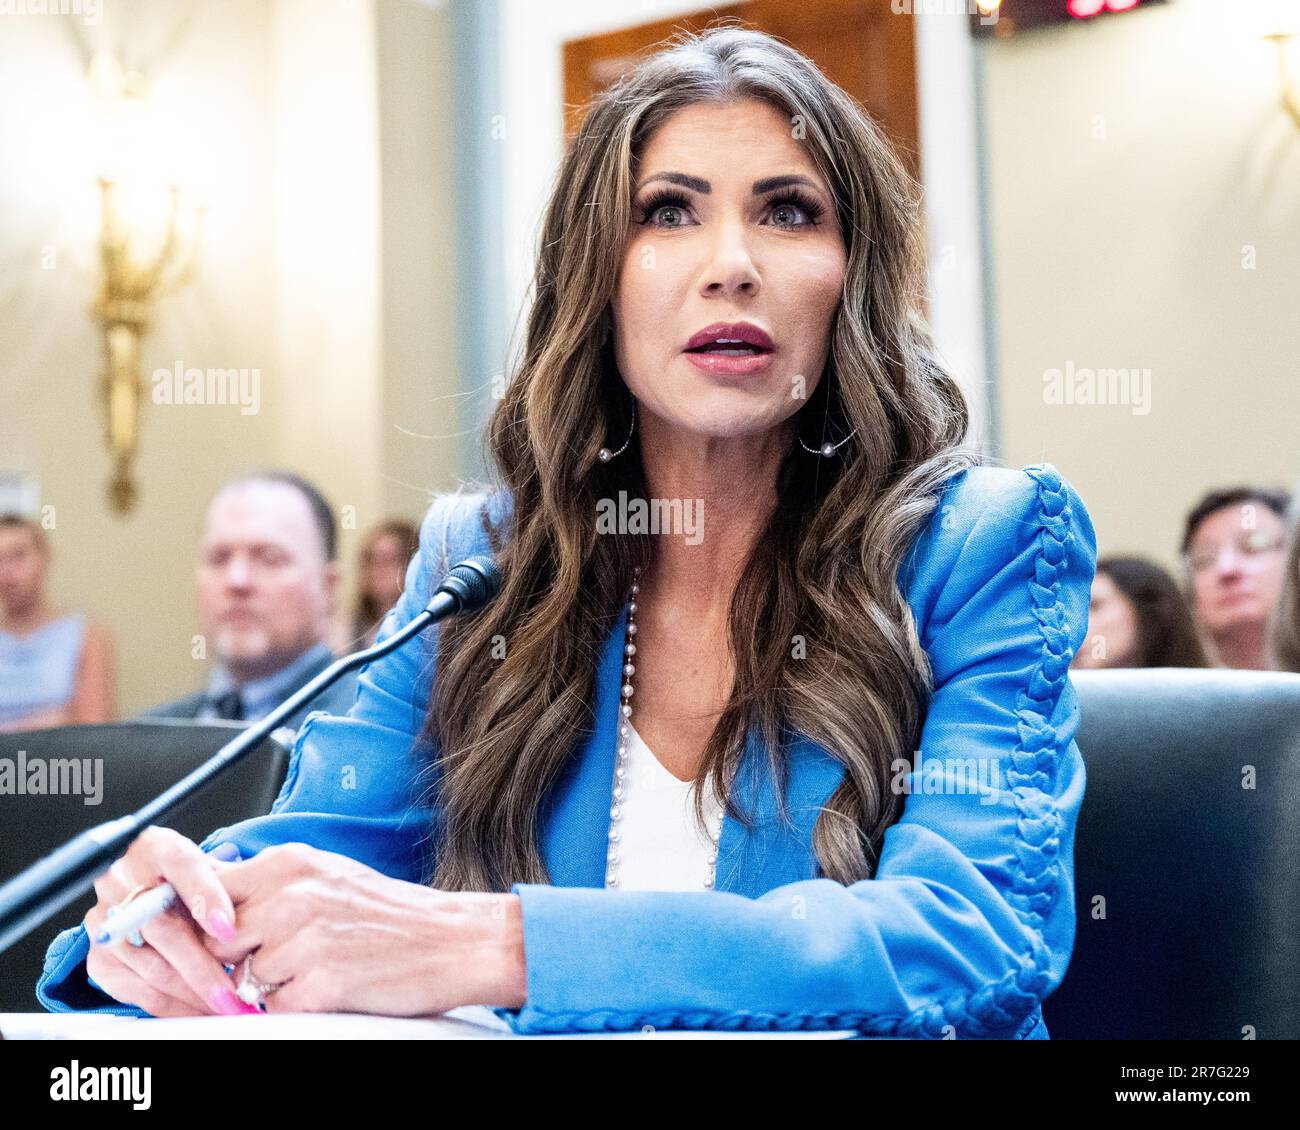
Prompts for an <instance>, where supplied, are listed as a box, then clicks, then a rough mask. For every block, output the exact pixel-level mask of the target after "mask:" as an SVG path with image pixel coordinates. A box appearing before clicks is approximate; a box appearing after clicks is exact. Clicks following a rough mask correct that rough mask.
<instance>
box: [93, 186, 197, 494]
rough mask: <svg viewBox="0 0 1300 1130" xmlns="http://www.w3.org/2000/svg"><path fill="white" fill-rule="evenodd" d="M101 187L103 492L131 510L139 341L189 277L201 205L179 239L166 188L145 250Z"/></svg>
mask: <svg viewBox="0 0 1300 1130" xmlns="http://www.w3.org/2000/svg"><path fill="white" fill-rule="evenodd" d="M99 188H100V203H101V228H100V240H99V252H100V264H101V274H100V286H99V293H98V295H97V297H96V298H95V303H94V306H93V308H92V312H93V314H94V317H95V320H96V322H97V323H98V325H99V327H100V330H101V332H102V333H103V337H104V370H103V376H102V379H101V383H100V401H101V407H102V409H103V413H104V438H105V441H106V443H107V445H108V451H109V455H110V458H111V459H112V474H111V477H110V479H109V483H108V496H109V501H110V503H111V505H112V507H113V510H114V512H115V513H117V514H128V513H130V511H131V510H132V508H133V507H134V505H135V501H136V497H137V493H138V492H137V487H136V481H135V473H134V465H135V458H136V454H137V451H138V449H139V435H140V407H141V401H142V400H143V398H144V387H145V386H144V379H143V377H142V375H141V371H140V343H141V341H142V339H143V338H144V336H145V334H146V332H147V331H148V329H149V323H150V319H151V316H152V314H153V310H154V306H155V304H156V303H157V300H158V299H159V298H160V297H162V296H163V295H165V294H169V293H172V292H174V291H176V290H179V289H180V288H181V287H183V286H185V285H186V284H187V283H189V281H190V280H191V279H192V278H193V276H194V272H195V269H196V267H197V265H198V259H199V239H198V234H199V230H200V224H201V221H202V209H201V208H195V209H194V212H193V216H194V221H193V231H192V234H191V235H190V237H189V238H188V239H185V238H183V237H182V235H181V231H180V215H181V198H180V190H179V188H177V187H176V186H175V185H173V186H170V188H169V190H168V195H169V199H170V212H169V215H168V217H167V220H166V226H165V234H164V235H163V237H162V240H161V242H160V243H159V245H158V247H157V248H156V249H154V250H152V251H144V250H141V249H140V248H139V247H138V246H137V241H138V239H139V233H137V232H133V231H132V230H131V224H130V223H129V222H128V220H127V218H126V216H125V215H124V213H123V209H122V207H121V186H120V185H119V184H118V183H117V182H115V181H112V180H107V179H104V178H101V179H100V181H99Z"/></svg>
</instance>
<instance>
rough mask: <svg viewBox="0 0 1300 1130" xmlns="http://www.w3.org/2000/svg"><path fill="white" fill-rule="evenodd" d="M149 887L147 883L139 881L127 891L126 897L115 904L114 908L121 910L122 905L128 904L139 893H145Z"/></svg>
mask: <svg viewBox="0 0 1300 1130" xmlns="http://www.w3.org/2000/svg"><path fill="white" fill-rule="evenodd" d="M148 889H149V887H148V886H147V885H146V884H145V883H137V884H136V885H135V886H134V887H132V888H131V889H130V890H129V891H128V892H127V894H126V898H124V899H123V900H122V901H121V902H118V903H114V904H113V909H114V910H120V909H121V908H122V907H124V906H126V904H127V903H128V902H130V901H131V900H132V899H133V898H135V897H136V896H137V895H142V894H144V892H145V891H147V890H148Z"/></svg>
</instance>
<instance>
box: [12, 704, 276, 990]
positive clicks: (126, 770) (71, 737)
mask: <svg viewBox="0 0 1300 1130" xmlns="http://www.w3.org/2000/svg"><path fill="white" fill-rule="evenodd" d="M241 729H243V725H242V724H241V723H238V722H202V723H199V722H190V721H184V720H179V719H159V720H156V721H155V720H150V721H148V722H117V723H110V724H106V725H96V726H61V727H57V728H54V729H49V730H34V731H29V732H26V733H17V734H0V758H3V759H7V760H8V761H10V762H11V763H13V764H14V767H15V769H16V768H17V767H18V765H19V760H20V751H21V757H22V759H23V760H24V761H25V763H26V764H27V765H28V766H31V765H33V764H35V763H37V762H43V763H44V764H45V765H47V766H48V765H49V764H50V763H51V762H54V761H56V760H64V761H80V762H82V763H83V766H84V763H85V762H86V761H87V760H89V761H91V762H94V761H96V760H98V761H99V762H100V763H101V765H102V769H101V772H100V780H101V782H102V797H101V798H100V799H99V803H92V804H87V803H86V801H87V799H92V800H93V799H94V798H93V796H88V792H89V786H90V784H91V783H92V781H93V775H90V776H86V777H85V779H84V780H82V781H81V782H80V786H79V787H80V790H81V791H80V792H78V793H74V794H67V793H60V794H51V793H49V792H46V793H44V794H34V795H33V794H30V793H28V794H19V793H9V792H7V791H6V792H3V793H0V882H4V881H5V880H7V879H10V878H12V877H13V876H14V875H16V874H17V873H18V872H20V871H21V870H22V869H23V868H24V867H27V866H28V865H29V864H32V863H35V862H36V861H37V860H38V859H40V858H41V857H42V856H45V855H48V854H49V853H50V852H51V851H53V850H54V849H55V848H57V847H59V846H60V845H61V844H63V843H66V842H67V841H68V840H70V839H72V838H73V836H75V835H77V833H79V832H83V831H85V829H87V828H89V827H93V826H95V825H97V824H102V823H105V822H106V821H108V820H112V819H114V818H115V817H118V816H124V815H126V814H128V813H131V812H134V811H136V809H138V808H140V807H142V806H143V805H145V804H147V803H148V802H149V801H151V800H152V799H153V798H154V797H156V796H157V795H158V794H159V793H161V792H163V791H164V790H165V789H167V788H168V787H169V786H171V785H174V784H175V783H176V782H177V781H179V780H180V779H181V778H182V777H184V776H185V775H186V774H187V773H189V772H190V771H191V770H192V769H195V768H197V767H198V766H199V765H200V764H202V763H203V762H204V761H206V760H207V759H208V758H209V757H211V756H212V755H213V754H214V753H216V752H217V750H219V749H220V748H221V747H222V746H223V745H225V744H226V742H228V741H230V739H231V738H232V737H234V736H235V735H236V734H238V733H239V731H240V730H241ZM291 747H292V739H291V732H290V731H287V730H279V731H276V732H275V733H274V734H273V735H272V736H271V737H270V738H268V739H267V740H266V741H264V742H263V743H262V744H261V745H260V746H258V747H257V748H256V749H254V750H253V751H252V752H251V753H249V754H247V755H246V757H245V758H244V760H243V761H241V762H240V763H239V764H238V765H236V766H235V767H234V768H233V769H229V770H227V771H226V772H225V773H223V774H222V775H221V776H220V777H218V778H217V780H216V781H215V782H213V783H211V784H209V785H208V786H207V787H206V788H205V789H204V790H202V791H201V792H199V793H198V794H197V795H195V796H193V797H191V798H190V799H189V800H188V801H186V802H185V804H184V805H182V806H181V807H180V808H178V809H176V811H175V812H173V813H172V814H171V816H170V817H168V818H166V819H164V820H163V821H161V823H163V824H165V825H166V826H167V827H170V828H175V829H176V830H177V831H178V832H180V833H182V834H183V835H185V836H188V837H189V838H190V839H192V840H194V841H195V842H196V843H197V842H198V841H200V840H202V839H203V838H204V837H205V836H207V835H208V834H209V833H210V832H212V831H213V830H214V829H216V828H222V827H225V826H226V825H228V824H233V823H236V822H237V821H240V820H246V819H248V818H250V817H253V816H261V815H263V814H264V813H267V812H269V811H270V809H271V805H272V803H273V802H274V801H275V798H276V795H277V794H278V793H279V791H280V786H281V784H282V783H283V781H284V775H285V771H286V769H287V767H288V763H289V750H290V748H291ZM63 782H64V783H65V784H74V783H76V781H75V780H74V778H73V777H72V776H67V777H64V778H63ZM46 787H47V788H49V787H52V786H49V785H47V786H46ZM94 904H95V895H94V892H93V891H91V892H89V893H88V894H86V895H84V896H82V897H81V898H80V899H77V900H76V901H74V902H72V903H69V904H68V905H67V906H65V907H64V908H63V909H62V910H60V911H59V912H58V913H57V914H56V915H54V917H53V918H51V919H49V920H48V921H47V922H46V923H45V924H44V925H42V926H40V927H38V928H37V929H36V930H34V931H33V932H32V933H30V934H28V935H27V937H25V938H23V939H21V940H19V941H18V942H16V943H15V944H14V945H12V946H11V947H10V948H9V949H8V950H6V951H5V952H4V953H0V1012H37V1011H40V1008H41V1006H40V1004H39V1002H38V1001H37V1000H36V981H37V979H38V978H39V976H40V972H41V969H42V966H43V962H44V957H45V950H46V948H47V947H48V946H49V943H50V940H51V939H52V938H53V937H54V935H55V934H57V933H58V932H59V931H60V930H62V929H64V928H65V927H68V926H75V925H76V924H77V923H79V922H80V921H81V920H82V919H83V918H84V917H85V914H86V911H87V910H89V909H90V908H91V907H92V906H93V905H94Z"/></svg>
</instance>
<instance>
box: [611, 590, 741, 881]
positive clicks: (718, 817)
mask: <svg viewBox="0 0 1300 1130" xmlns="http://www.w3.org/2000/svg"><path fill="white" fill-rule="evenodd" d="M640 580H641V566H640V565H638V566H636V569H635V577H634V579H633V581H632V599H631V601H630V602H629V604H628V606H627V636H626V640H625V642H624V644H623V680H624V681H623V693H622V697H621V702H620V706H619V720H618V759H617V761H616V763H615V765H614V787H613V804H612V805H611V806H610V810H609V853H608V855H607V856H606V857H605V858H606V864H605V886H606V887H617V886H618V885H619V884H618V864H619V854H618V848H619V843H620V836H619V830H618V826H619V821H620V820H622V818H623V797H624V796H625V795H626V794H625V785H626V780H627V739H628V732H629V728H630V723H629V721H628V720H629V719H630V718H631V717H632V676H633V675H635V674H636V665H635V664H634V663H633V662H632V657H633V656H634V655H635V654H636V644H635V643H634V642H633V637H634V636H635V635H636V598H637V595H638V594H639V593H640V592H641V585H640V583H639V582H640ZM713 808H714V811H713V813H712V814H711V815H712V823H711V824H710V823H709V822H708V821H706V827H707V828H708V832H709V839H710V840H711V841H712V846H711V847H710V849H709V873H708V875H707V876H706V877H705V879H704V887H705V889H706V890H712V889H713V883H714V880H715V878H716V877H717V871H718V841H719V840H720V839H721V838H722V816H723V808H722V805H720V804H718V803H717V802H714V805H713Z"/></svg>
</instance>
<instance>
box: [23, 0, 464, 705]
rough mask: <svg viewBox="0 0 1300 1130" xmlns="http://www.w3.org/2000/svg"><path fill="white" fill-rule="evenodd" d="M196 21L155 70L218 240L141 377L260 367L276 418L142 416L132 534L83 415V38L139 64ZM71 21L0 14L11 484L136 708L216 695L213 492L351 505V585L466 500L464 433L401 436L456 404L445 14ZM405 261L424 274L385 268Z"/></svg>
mask: <svg viewBox="0 0 1300 1130" xmlns="http://www.w3.org/2000/svg"><path fill="white" fill-rule="evenodd" d="M186 13H188V14H189V15H190V16H191V17H192V19H193V24H192V26H191V28H190V31H189V34H188V35H187V36H186V37H185V39H184V41H183V43H182V45H181V46H180V47H179V48H178V49H177V51H176V52H175V54H174V55H172V56H169V57H168V59H167V60H166V65H165V67H164V68H163V70H164V72H165V78H166V79H167V81H168V83H169V85H168V89H167V98H166V106H167V111H168V115H169V116H171V117H173V118H179V119H180V120H181V121H183V122H184V123H186V124H187V132H188V135H189V137H190V138H191V140H192V141H196V142H198V143H199V144H196V145H195V146H194V147H193V149H194V152H193V154H192V156H193V158H194V160H193V161H192V162H191V165H192V166H193V167H194V168H196V169H198V170H199V172H198V173H196V174H195V176H196V179H197V180H199V181H201V185H200V187H201V189H202V191H203V193H204V195H205V197H206V203H207V209H206V219H205V232H206V238H205V247H204V252H203V259H202V265H201V270H200V273H199V275H198V276H197V278H196V280H195V281H194V283H193V284H192V285H191V286H190V287H189V288H188V289H186V290H184V291H182V292H181V293H179V294H177V295H175V296H174V297H170V298H167V299H164V300H163V301H162V302H161V303H160V304H159V306H158V313H157V319H156V325H155V327H154V329H153V331H152V333H151V334H150V336H149V338H148V340H147V343H146V349H145V358H144V366H143V367H144V372H145V378H146V381H148V378H149V375H150V374H151V373H152V371H153V370H154V369H155V368H158V367H170V366H172V365H173V364H174V363H175V362H176V361H177V360H180V361H181V362H182V363H183V365H184V366H186V367H190V366H193V367H200V368H207V367H221V368H229V367H243V368H250V369H252V368H257V369H259V370H260V372H261V404H260V408H259V411H258V412H257V413H256V414H253V415H245V414H241V412H240V410H239V407H238V406H236V405H205V406H189V407H166V406H161V405H150V406H148V407H147V408H146V414H145V417H144V420H143V427H142V445H141V455H140V459H139V462H138V471H139V482H140V490H141V493H140V500H139V503H138V505H137V508H136V510H135V511H134V513H133V514H131V515H130V516H129V517H127V518H125V519H123V518H118V517H116V516H114V515H112V514H111V513H110V512H109V510H108V507H107V505H106V502H105V495H104V482H105V479H106V477H107V474H108V461H107V459H106V457H105V454H104V450H103V443H102V438H101V423H100V417H99V412H98V404H97V401H96V400H95V397H94V391H95V385H96V381H97V380H98V378H99V372H100V345H99V342H98V340H97V337H96V334H95V331H94V329H93V327H92V325H91V322H90V319H89V315H88V307H89V304H90V302H91V299H92V297H93V294H94V289H95V285H96V282H97V261H96V259H95V252H94V242H93V241H94V238H95V229H96V224H97V211H96V209H97V201H96V196H95V189H94V176H95V157H94V149H95V131H94V110H93V104H92V102H91V100H90V95H89V90H88V87H87V84H86V81H85V78H84V69H83V64H82V60H81V58H80V57H79V54H78V51H77V50H76V48H75V42H76V38H75V37H77V36H80V37H82V38H84V39H86V40H87V41H88V42H94V41H96V40H97V39H99V38H102V37H108V36H117V37H118V38H119V40H121V39H122V38H124V39H125V41H126V42H128V43H131V44H135V45H137V46H139V45H141V44H143V45H145V46H150V45H153V44H156V43H157V42H159V41H160V40H161V39H162V38H164V36H165V33H166V32H167V30H168V29H169V28H170V27H172V26H173V24H174V21H175V20H177V19H178V18H179V17H181V16H183V15H185V14H186ZM73 18H75V17H73ZM68 19H69V17H49V16H45V17H37V16H30V17H21V18H19V17H6V19H5V21H4V22H5V27H4V34H3V35H0V161H2V162H3V165H2V166H0V398H2V400H3V404H4V410H3V412H0V467H2V468H5V469H10V470H19V471H22V472H25V473H27V474H30V475H34V476H35V477H36V478H37V479H38V480H39V484H40V492H41V497H40V500H41V503H42V504H44V505H51V506H53V507H54V514H55V519H56V526H55V529H54V530H53V531H52V535H53V538H54V547H55V553H56V567H55V571H54V578H53V596H54V598H55V600H56V602H57V603H59V604H60V605H64V606H71V607H78V608H82V609H84V610H85V611H86V612H87V613H88V614H89V615H90V616H91V617H92V618H94V619H96V620H99V621H100V622H102V623H105V624H107V625H108V626H109V628H110V629H111V630H112V631H113V633H114V636H115V638H116V640H117V645H118V658H119V666H120V672H121V683H122V693H121V704H122V707H123V710H124V711H125V712H126V713H131V712H134V711H138V710H140V709H143V708H145V707H147V706H149V705H151V704H153V703H156V702H158V701H161V700H164V699H167V698H169V697H172V696H174V695H176V694H180V693H183V692H185V691H188V690H190V689H193V688H195V687H196V686H198V685H200V684H201V682H202V679H203V678H204V668H205V664H204V663H202V662H199V661H196V660H194V659H192V658H191V639H192V636H193V635H194V634H195V633H197V632H198V631H199V626H198V624H197V620H196V616H195V611H194V592H193V580H192V576H193V562H194V552H195V545H196V537H197V533H198V528H199V523H200V520H201V515H202V512H203V509H204V507H205V505H206V503H207V501H208V499H209V497H210V495H211V493H212V491H213V490H214V488H215V487H216V486H217V485H218V484H219V483H220V482H221V481H222V480H223V479H225V478H227V477H229V476H231V475H233V474H235V473H238V472H240V471H243V470H245V469H248V468H250V467H254V466H261V465H268V464H274V465H287V466H290V467H292V468H294V469H295V470H298V471H301V472H303V473H305V474H306V475H308V476H309V477H310V478H312V479H314V480H315V481H316V482H318V483H319V485H320V486H321V487H322V488H323V489H324V490H325V492H326V493H327V494H328V495H329V496H330V497H331V498H332V499H333V501H334V502H335V504H336V506H338V507H340V508H342V507H351V508H352V509H351V511H350V512H348V513H345V515H344V516H345V518H347V517H351V519H352V524H353V526H354V527H355V528H354V529H347V528H345V529H344V531H343V534H342V541H341V546H342V551H343V555H344V562H345V565H347V566H348V573H349V575H350V574H351V572H352V568H351V566H352V561H353V558H354V556H355V551H356V547H357V544H358V541H359V538H360V533H361V532H362V531H364V530H365V529H366V528H367V527H368V526H369V525H371V524H372V523H373V522H374V521H376V520H378V519H379V518H380V517H383V516H386V515H388V514H389V513H399V514H403V515H405V516H408V517H412V518H416V517H418V516H419V515H420V514H421V513H422V512H423V509H424V505H425V503H426V501H427V497H428V494H429V493H430V492H432V491H434V490H437V489H444V488H446V487H447V486H449V485H452V483H453V476H454V473H455V467H456V449H455V445H454V441H450V442H441V441H438V440H431V439H426V440H424V441H422V442H420V443H419V444H418V445H417V444H416V443H415V442H414V441H411V442H410V443H409V444H407V445H406V446H403V445H402V444H400V443H398V444H394V443H392V442H391V440H390V437H391V436H392V434H393V432H394V430H395V428H396V427H398V426H401V427H404V428H407V429H408V430H411V431H414V432H417V433H421V434H425V435H431V434H433V433H434V428H433V427H432V423H433V422H434V420H435V418H436V412H435V409H436V407H437V406H438V405H439V404H440V403H442V402H443V398H445V397H448V396H453V394H454V393H455V391H456V374H455V371H454V368H453V366H452V363H451V358H453V357H454V340H453V334H452V332H451V327H452V325H453V324H454V307H452V306H451V305H450V303H449V299H448V296H449V295H452V294H453V293H454V289H455V288H454V275H453V270H454V261H453V259H452V255H451V251H452V248H453V246H454V240H453V239H452V237H451V234H450V228H449V227H448V225H449V223H450V222H451V221H450V220H449V217H450V216H452V215H454V209H453V208H452V207H451V206H450V205H449V204H448V202H447V200H446V198H445V193H444V192H443V188H444V186H445V185H448V184H450V183H451V173H450V169H451V152H450V144H449V142H448V131H449V127H448V126H446V125H445V124H444V125H443V126H442V127H441V131H442V132H441V133H436V132H435V134H434V135H432V136H431V135H430V133H429V127H430V125H431V123H432V124H433V125H435V126H436V125H437V123H438V121H439V118H438V113H439V111H438V109H437V108H436V106H435V107H434V108H430V102H435V103H436V102H441V101H442V100H443V99H444V98H445V97H446V91H447V87H448V83H449V79H448V78H447V76H446V73H445V68H444V69H431V68H430V66H429V65H428V64H429V63H430V62H431V61H434V60H440V61H442V62H444V63H445V61H446V59H447V58H448V56H449V54H450V52H449V49H448V47H447V42H446V36H447V18H446V15H445V13H442V12H438V11H436V10H430V9H428V8H427V7H424V6H422V5H417V4H414V3H409V2H407V0H378V5H377V6H376V4H375V3H373V2H370V3H367V2H364V0H363V2H361V3H356V4H340V5H326V6H321V5H317V4H308V3H304V2H303V0H275V2H274V3H265V2H263V0H223V2H221V3H219V4H218V3H204V2H200V0H194V2H176V3H167V4H149V3H140V2H139V0H117V2H116V3H114V4H112V5H105V6H104V18H103V24H102V25H100V26H99V27H86V26H80V27H76V28H70V27H68V26H67V23H68ZM396 29H402V30H404V32H405V34H406V35H407V41H406V42H402V41H401V38H400V36H396V35H395V34H394V32H395V30H396ZM381 71H382V72H383V73H384V75H385V78H384V80H383V81H381V79H380V74H381ZM445 120H446V115H443V118H442V121H443V122H445ZM381 136H382V138H384V141H383V143H382V144H381ZM395 138H405V139H406V141H405V144H406V146H407V149H408V152H407V153H406V154H405V159H404V160H403V159H402V155H400V154H399V155H396V156H395V155H394V153H393V151H392V147H393V145H394V144H395V141H394V140H393V139H395ZM381 155H383V159H381ZM401 244H406V245H409V246H410V247H411V249H412V254H413V255H414V254H416V253H418V254H419V255H420V258H421V263H420V265H419V266H418V267H414V266H412V265H411V260H410V259H407V260H403V259H402V257H401V256H400V255H398V254H393V255H392V263H391V264H390V263H388V262H384V261H383V259H384V256H385V255H386V254H388V253H390V252H392V248H393V247H394V245H401ZM51 261H52V263H53V265H52V266H50V265H49V264H50V263H51ZM453 402H454V400H453ZM446 430H447V431H453V430H454V429H452V428H448V429H446ZM399 481H400V482H401V483H402V484H403V485H398V483H399Z"/></svg>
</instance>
